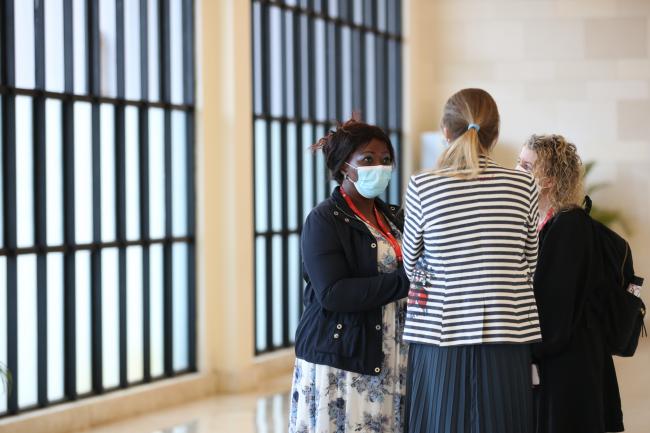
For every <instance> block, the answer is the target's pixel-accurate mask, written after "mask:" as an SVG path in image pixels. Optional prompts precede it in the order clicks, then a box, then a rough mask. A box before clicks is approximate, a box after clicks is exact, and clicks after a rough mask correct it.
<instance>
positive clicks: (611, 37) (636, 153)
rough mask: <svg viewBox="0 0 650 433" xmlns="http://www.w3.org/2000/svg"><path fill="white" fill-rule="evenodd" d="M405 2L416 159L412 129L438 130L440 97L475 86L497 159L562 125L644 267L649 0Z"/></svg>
mask: <svg viewBox="0 0 650 433" xmlns="http://www.w3.org/2000/svg"><path fill="white" fill-rule="evenodd" d="M407 4H408V7H409V12H408V13H407V19H408V20H410V23H409V24H407V25H406V27H407V28H408V29H409V33H408V35H407V42H408V44H409V46H410V50H411V51H410V56H411V60H412V62H411V63H409V64H408V65H407V67H408V68H410V70H409V71H408V72H407V76H408V77H409V79H410V80H411V81H410V83H409V84H408V88H409V92H410V95H409V97H410V101H409V102H410V103H409V104H408V106H409V107H411V110H412V114H413V116H412V118H410V119H408V118H407V119H406V121H407V122H410V124H411V133H412V134H411V138H412V139H413V140H412V141H411V143H412V144H414V145H415V146H416V149H414V151H413V153H414V158H415V161H416V164H415V165H416V166H417V156H418V150H417V144H418V143H417V134H418V133H419V132H421V131H424V130H434V129H437V126H438V124H439V118H440V112H441V108H442V105H443V104H444V102H445V100H446V98H447V97H449V96H450V95H451V94H452V93H453V92H455V91H457V90H459V89H461V88H464V87H470V86H471V87H482V88H484V89H486V90H488V91H489V92H490V93H491V94H492V95H493V96H494V98H495V99H496V101H497V103H498V105H499V108H500V112H501V116H502V133H501V139H500V143H499V145H498V147H497V149H496V152H495V153H496V157H497V159H498V160H499V161H501V162H502V163H505V164H509V165H512V164H514V161H515V158H516V154H517V152H518V149H519V146H520V145H521V143H523V141H524V140H525V139H526V137H528V136H529V135H530V134H532V133H560V134H563V135H565V136H566V137H567V138H568V139H570V140H571V141H573V142H574V143H575V144H576V145H577V146H578V150H579V152H580V154H581V156H582V157H583V159H584V160H585V161H590V160H595V161H597V168H596V170H595V172H594V177H593V179H592V181H594V182H596V181H606V182H610V183H611V184H612V185H611V187H609V188H607V189H605V190H603V191H601V192H599V193H597V194H595V197H594V201H595V202H596V203H597V204H601V205H603V206H606V207H611V208H614V209H620V210H622V211H623V212H624V214H625V218H626V219H627V220H628V221H629V224H630V226H631V227H632V229H633V233H632V235H631V236H630V241H631V244H632V249H633V252H634V256H635V259H636V263H637V271H638V272H639V273H640V274H642V275H646V276H648V277H650V224H649V223H650V174H648V169H649V167H650V91H649V88H650V1H649V0H577V1H575V0H574V1H571V0H411V1H408V2H407ZM648 286H650V281H649V283H648ZM648 290H649V292H650V289H648Z"/></svg>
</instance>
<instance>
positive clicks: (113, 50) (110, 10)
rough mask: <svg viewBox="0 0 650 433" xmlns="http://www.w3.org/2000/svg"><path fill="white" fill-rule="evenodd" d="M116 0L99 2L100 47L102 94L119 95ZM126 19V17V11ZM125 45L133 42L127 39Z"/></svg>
mask: <svg viewBox="0 0 650 433" xmlns="http://www.w3.org/2000/svg"><path fill="white" fill-rule="evenodd" d="M115 13H116V10H115V0H101V1H100V2H99V47H100V60H99V61H100V64H101V69H100V70H101V86H102V94H103V95H106V96H112V97H114V96H115V95H117V30H116V17H115ZM124 15H125V19H126V15H127V14H126V13H125V14H124ZM125 41H126V42H125V44H124V47H125V49H126V47H127V46H129V45H130V44H132V43H133V41H131V40H129V39H125Z"/></svg>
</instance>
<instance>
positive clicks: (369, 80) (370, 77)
mask: <svg viewBox="0 0 650 433" xmlns="http://www.w3.org/2000/svg"><path fill="white" fill-rule="evenodd" d="M365 44H366V47H365V50H366V76H365V79H366V80H365V81H366V98H367V99H366V104H365V120H366V122H368V123H371V124H374V123H375V118H376V115H375V104H376V101H375V94H376V92H377V85H376V83H375V35H373V34H372V33H367V34H366V40H365Z"/></svg>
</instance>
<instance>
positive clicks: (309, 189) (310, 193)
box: [302, 124, 315, 220]
mask: <svg viewBox="0 0 650 433" xmlns="http://www.w3.org/2000/svg"><path fill="white" fill-rule="evenodd" d="M302 134H303V137H302V142H303V143H311V142H312V140H313V138H314V131H313V127H312V126H311V125H309V124H306V125H303V127H302ZM314 159H315V157H314V154H313V153H311V151H310V150H309V149H307V148H305V149H303V151H302V178H303V179H304V182H303V187H302V204H303V220H304V219H305V218H307V215H308V214H309V212H310V211H311V209H312V207H314V204H315V203H314V202H315V197H314V188H313V179H314Z"/></svg>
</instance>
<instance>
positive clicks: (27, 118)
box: [16, 96, 34, 247]
mask: <svg viewBox="0 0 650 433" xmlns="http://www.w3.org/2000/svg"><path fill="white" fill-rule="evenodd" d="M33 149H34V143H33V137H32V100H31V98H29V97H27V96H16V221H17V223H16V224H17V231H16V242H17V243H18V246H19V247H30V246H32V245H34V157H33Z"/></svg>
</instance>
